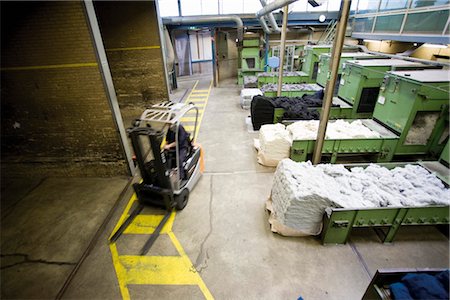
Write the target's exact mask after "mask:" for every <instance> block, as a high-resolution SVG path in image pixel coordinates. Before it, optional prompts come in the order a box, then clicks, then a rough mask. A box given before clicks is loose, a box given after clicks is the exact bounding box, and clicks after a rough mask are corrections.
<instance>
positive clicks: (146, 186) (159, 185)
mask: <svg viewBox="0 0 450 300" xmlns="http://www.w3.org/2000/svg"><path fill="white" fill-rule="evenodd" d="M192 110H194V111H195V123H194V129H193V137H192V139H191V138H190V135H189V134H181V135H180V133H186V131H185V130H184V128H183V127H182V125H181V119H182V118H183V116H184V115H186V114H187V113H188V112H190V111H192ZM198 113H199V112H198V108H197V107H195V106H194V104H193V103H189V104H185V103H174V102H170V101H168V102H163V103H160V104H155V105H153V106H152V107H151V108H150V109H146V110H145V111H144V112H143V113H142V115H141V117H140V118H139V119H136V120H135V121H134V122H133V124H132V127H131V128H129V129H128V130H127V132H128V134H129V137H130V139H131V143H132V146H133V150H134V153H135V156H136V160H135V161H136V163H137V165H138V167H139V170H140V172H141V176H142V181H141V182H140V183H135V184H133V188H134V191H135V192H136V195H137V199H138V205H137V206H136V207H135V208H134V210H133V211H132V212H131V213H130V215H129V217H128V218H127V219H126V220H125V221H124V223H123V224H122V225H121V226H120V227H119V229H118V230H117V231H116V232H115V233H114V234H113V235H112V237H111V238H110V239H109V242H110V243H113V242H116V241H117V239H118V238H119V237H120V236H121V235H122V233H123V232H124V231H125V229H126V228H127V227H128V226H129V225H130V224H131V222H132V221H133V220H134V219H135V218H136V216H137V215H139V213H140V212H141V211H142V210H143V208H144V207H145V206H146V205H150V206H156V207H160V208H163V209H165V211H166V212H165V215H164V217H163V218H162V220H161V222H160V223H159V224H158V226H157V227H156V229H155V231H154V232H153V234H152V235H151V236H150V238H149V239H148V241H147V242H146V243H145V245H144V246H143V247H142V249H141V255H145V254H146V253H147V252H148V251H149V250H150V248H151V247H152V245H153V243H154V242H155V241H156V239H157V238H158V236H159V234H160V232H161V230H162V228H163V227H164V225H165V224H166V222H167V220H168V219H169V217H170V214H171V212H172V211H173V210H174V209H177V210H182V209H183V208H185V207H186V205H187V202H188V199H189V193H190V192H191V191H192V189H193V188H194V187H195V185H196V183H197V182H198V180H199V179H200V177H201V175H202V170H201V160H202V157H201V148H200V147H199V146H196V145H194V144H193V141H194V140H195V134H196V129H197V124H198ZM170 130H171V131H172V133H173V134H174V136H175V139H174V143H175V146H174V147H173V148H172V149H164V150H163V151H162V146H163V142H164V141H165V138H166V135H167V133H168V131H170ZM181 136H185V138H186V139H187V141H182V140H180V137H181ZM186 146H187V147H186ZM181 147H183V149H181Z"/></svg>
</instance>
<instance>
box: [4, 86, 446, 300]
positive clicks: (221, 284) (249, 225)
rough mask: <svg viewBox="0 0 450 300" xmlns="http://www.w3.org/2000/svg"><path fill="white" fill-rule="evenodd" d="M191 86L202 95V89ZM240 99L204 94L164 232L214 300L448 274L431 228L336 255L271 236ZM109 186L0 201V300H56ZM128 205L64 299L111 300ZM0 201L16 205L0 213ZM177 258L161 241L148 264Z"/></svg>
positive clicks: (145, 291) (367, 236) (52, 185)
mask: <svg viewBox="0 0 450 300" xmlns="http://www.w3.org/2000/svg"><path fill="white" fill-rule="evenodd" d="M194 82H195V81H192V80H189V79H187V80H182V81H180V89H179V91H176V93H174V95H172V97H174V98H176V97H178V96H180V97H182V96H183V95H185V94H184V91H185V90H186V89H190V88H191V87H192V86H193V84H194ZM201 85H202V88H205V87H206V88H207V86H209V79H205V80H202V81H201V82H200V84H199V86H201ZM239 92H240V89H239V88H238V87H237V86H236V85H235V84H234V81H231V80H227V81H224V82H223V83H221V84H220V86H219V87H217V88H213V89H212V91H211V94H210V98H209V101H208V105H207V108H206V110H205V114H204V118H203V122H202V124H201V129H200V134H199V138H198V142H200V143H201V144H202V146H203V148H204V150H205V173H204V175H203V177H202V178H201V179H200V181H199V183H198V185H197V186H196V188H195V189H194V190H193V192H192V193H191V195H190V200H189V203H188V205H187V207H186V208H185V209H184V210H183V211H181V212H178V213H177V215H176V217H175V221H174V224H173V228H172V231H173V233H174V235H175V236H176V238H177V239H178V241H179V242H180V245H181V246H182V248H183V249H184V251H185V253H186V255H187V257H188V258H189V259H190V261H191V262H192V264H193V266H194V267H195V269H196V270H197V272H198V274H199V275H200V276H201V278H202V280H203V282H204V283H205V285H206V287H207V289H208V290H209V291H210V292H211V294H212V295H213V297H214V298H216V299H297V298H298V297H300V296H301V297H303V298H304V299H360V298H361V296H362V295H363V293H364V291H365V289H366V287H367V285H368V283H369V281H370V278H371V277H372V276H373V274H374V273H375V271H376V270H377V269H380V268H392V267H395V268H397V267H402V268H414V267H420V268H422V267H440V268H446V267H447V268H448V267H449V241H448V239H447V238H446V237H445V236H444V235H443V234H441V233H440V232H439V231H438V230H437V229H435V228H433V227H428V228H406V229H402V230H401V232H400V233H399V234H398V236H397V238H396V240H395V242H394V243H393V244H391V245H384V244H382V243H380V241H379V240H378V238H377V236H376V235H375V233H373V231H370V230H360V231H356V232H354V234H353V236H352V238H351V240H350V242H349V243H347V244H346V245H337V246H322V245H321V244H320V241H319V239H318V238H315V237H305V238H287V237H282V236H279V235H277V234H273V233H272V232H271V231H270V228H269V225H268V221H267V219H268V215H267V213H266V211H265V201H266V200H267V198H268V196H269V194H270V189H271V184H272V183H271V182H272V176H273V172H274V169H273V168H267V167H263V166H261V165H259V164H258V163H257V162H256V155H255V151H254V149H253V146H252V144H253V139H254V138H256V137H257V133H251V132H248V130H247V125H246V124H245V117H246V116H248V115H249V111H246V110H242V109H241V108H240V106H239ZM111 180H112V181H113V182H104V181H102V180H101V179H92V180H91V179H89V180H86V179H77V180H72V179H70V180H68V179H45V180H44V181H43V182H40V181H39V180H38V181H36V182H34V181H33V182H29V185H28V186H27V187H26V188H24V187H20V186H17V187H16V188H15V187H14V184H9V185H8V187H7V188H6V190H7V191H8V190H9V191H8V192H5V191H3V190H2V196H3V197H2V224H1V225H2V241H1V252H2V267H1V268H2V269H1V278H2V281H1V283H2V293H1V296H2V298H5V299H6V298H54V297H55V296H56V294H57V292H58V291H59V290H60V289H61V287H62V284H63V283H64V282H65V281H66V279H67V276H68V275H69V274H70V272H71V271H72V270H73V268H74V266H75V264H76V263H77V262H78V259H79V257H80V255H81V253H82V252H83V250H84V249H85V248H86V247H87V244H89V241H90V238H91V237H92V236H93V234H94V232H95V230H96V226H97V228H98V226H100V224H101V221H102V220H103V219H102V217H103V218H104V216H105V215H106V213H107V211H108V209H109V208H111V206H112V205H113V203H114V201H115V198H116V197H117V196H118V194H119V193H120V191H121V189H122V188H123V187H124V186H125V184H126V180H125V179H123V178H115V179H111ZM36 186H37V187H36ZM111 186H113V187H114V188H110V187H111ZM2 188H3V183H2ZM25 190H29V192H26V191H25ZM80 193H81V194H80ZM13 195H18V196H15V197H14V196H13ZM130 197H131V192H130V191H128V192H127V193H126V194H125V195H124V197H123V198H124V199H123V201H122V202H121V205H120V207H119V209H118V210H117V211H116V212H115V214H114V215H113V217H112V218H111V221H110V222H109V223H108V225H107V226H106V229H105V230H104V232H103V233H102V234H101V236H100V238H99V239H98V240H97V242H96V244H95V246H94V248H93V249H92V251H91V253H90V254H89V255H88V256H87V258H86V260H85V261H84V262H83V263H82V264H81V266H80V268H79V270H78V271H77V273H76V274H75V276H74V278H73V280H72V281H71V282H70V284H69V285H68V287H67V289H66V290H65V292H64V294H63V298H64V299H94V298H95V299H120V298H122V296H121V295H122V294H121V291H120V288H119V283H118V277H117V274H119V272H118V271H117V270H116V269H115V268H114V264H113V261H112V256H111V250H110V247H109V246H108V243H107V239H108V236H109V235H110V234H111V232H112V231H113V228H114V226H115V225H116V224H117V222H118V220H119V217H120V216H121V215H122V213H123V211H124V209H125V205H126V204H127V202H128V199H130ZM4 198H9V199H11V198H13V199H17V201H16V202H14V201H13V202H14V203H9V202H8V204H7V205H8V206H7V207H5V205H4V204H3V201H4V200H3V199H4ZM100 199H102V200H100ZM5 208H6V209H5ZM4 211H6V212H5V213H6V216H5V217H3V212H4ZM154 211H155V210H153V209H147V210H146V211H144V212H143V214H150V213H154ZM97 212H101V213H98V214H97ZM147 238H148V236H145V235H136V234H135V235H133V234H129V235H124V236H122V237H121V238H120V239H119V240H118V242H117V249H118V252H119V253H121V254H122V255H124V254H127V255H137V252H138V251H139V249H140V247H141V246H142V245H143V243H144V242H145V241H146V239H147ZM177 252H178V251H177V249H175V247H174V244H173V242H172V241H171V239H170V238H169V237H168V236H167V235H162V236H161V237H160V238H159V239H158V240H157V242H156V244H155V245H154V246H153V248H152V249H151V251H150V252H149V253H148V254H147V256H149V257H153V256H174V255H177ZM10 254H15V255H12V256H11V255H10ZM21 254H24V255H26V256H23V255H21ZM41 260H42V261H41ZM16 263H19V264H17V265H14V264H16ZM127 289H128V291H129V295H130V298H131V299H173V298H186V299H202V298H204V296H203V293H202V290H201V289H200V288H199V286H197V285H148V284H128V285H127Z"/></svg>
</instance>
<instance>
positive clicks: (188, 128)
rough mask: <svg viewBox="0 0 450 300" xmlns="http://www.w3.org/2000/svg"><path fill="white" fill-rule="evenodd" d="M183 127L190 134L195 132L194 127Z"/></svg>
mask: <svg viewBox="0 0 450 300" xmlns="http://www.w3.org/2000/svg"><path fill="white" fill-rule="evenodd" d="M183 127H184V129H185V130H186V131H188V132H192V131H194V125H186V126H183Z"/></svg>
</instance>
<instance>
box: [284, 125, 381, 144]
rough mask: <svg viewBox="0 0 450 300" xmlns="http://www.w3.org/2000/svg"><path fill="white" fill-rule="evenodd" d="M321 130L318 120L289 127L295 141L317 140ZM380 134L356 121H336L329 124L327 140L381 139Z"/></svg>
mask: <svg viewBox="0 0 450 300" xmlns="http://www.w3.org/2000/svg"><path fill="white" fill-rule="evenodd" d="M318 128H319V121H318V120H311V121H298V122H295V123H293V124H291V125H289V126H288V127H287V130H288V131H289V132H290V134H291V135H292V139H293V140H315V139H316V137H317V130H318ZM379 137H380V134H379V133H378V132H375V131H373V130H370V129H369V128H367V127H366V126H364V124H363V123H362V122H361V120H356V121H353V122H348V121H345V120H336V121H334V122H329V123H328V125H327V132H326V135H325V138H327V139H352V138H379Z"/></svg>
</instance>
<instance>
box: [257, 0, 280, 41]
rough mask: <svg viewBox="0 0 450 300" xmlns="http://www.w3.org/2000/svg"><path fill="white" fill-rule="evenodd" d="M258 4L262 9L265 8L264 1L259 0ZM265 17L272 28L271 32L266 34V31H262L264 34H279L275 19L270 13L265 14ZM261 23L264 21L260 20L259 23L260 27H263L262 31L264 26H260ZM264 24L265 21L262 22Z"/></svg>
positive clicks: (265, 3)
mask: <svg viewBox="0 0 450 300" xmlns="http://www.w3.org/2000/svg"><path fill="white" fill-rule="evenodd" d="M259 2H261V5H262V7H263V8H264V7H265V6H267V2H266V0H259ZM266 17H267V19H268V20H269V23H270V27H271V28H272V30H271V32H266V30H264V32H266V33H280V32H281V29H280V28H279V27H278V24H277V21H276V20H275V17H274V16H273V14H272V12H270V13H269V14H267V16H266ZM262 21H264V19H261V18H260V19H259V22H260V23H261V26H263V29H264V25H263V24H262ZM264 23H265V21H264Z"/></svg>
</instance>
